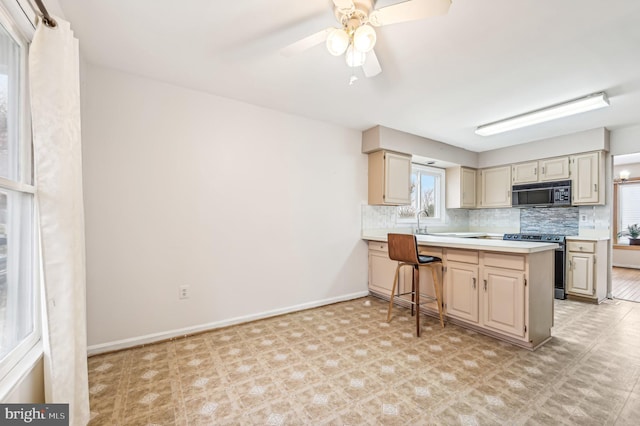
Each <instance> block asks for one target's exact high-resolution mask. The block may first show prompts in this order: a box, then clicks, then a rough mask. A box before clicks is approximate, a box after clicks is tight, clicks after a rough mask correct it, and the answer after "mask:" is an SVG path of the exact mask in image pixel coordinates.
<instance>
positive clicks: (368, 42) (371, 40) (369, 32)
mask: <svg viewBox="0 0 640 426" xmlns="http://www.w3.org/2000/svg"><path fill="white" fill-rule="evenodd" d="M376 39H377V37H376V31H375V30H374V29H373V27H372V26H370V25H362V26H360V27H358V29H357V30H356V31H355V33H354V34H353V46H354V47H355V48H356V50H359V51H360V52H364V53H367V52H370V51H371V49H373V47H374V46H375V45H376Z"/></svg>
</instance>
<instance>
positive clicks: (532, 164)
mask: <svg viewBox="0 0 640 426" xmlns="http://www.w3.org/2000/svg"><path fill="white" fill-rule="evenodd" d="M511 176H512V179H513V183H514V184H520V183H530V182H545V181H553V180H563V179H569V157H556V158H547V159H544V160H539V161H529V162H527V163H520V164H514V165H513V167H512V170H511Z"/></svg>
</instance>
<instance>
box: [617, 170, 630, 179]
mask: <svg viewBox="0 0 640 426" xmlns="http://www.w3.org/2000/svg"><path fill="white" fill-rule="evenodd" d="M629 176H631V173H629V170H622V171H621V172H620V180H628V179H629Z"/></svg>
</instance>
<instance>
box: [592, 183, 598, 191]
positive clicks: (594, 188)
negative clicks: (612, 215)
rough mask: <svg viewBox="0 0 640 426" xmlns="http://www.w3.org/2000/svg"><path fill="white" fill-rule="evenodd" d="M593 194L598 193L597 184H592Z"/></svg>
mask: <svg viewBox="0 0 640 426" xmlns="http://www.w3.org/2000/svg"><path fill="white" fill-rule="evenodd" d="M593 192H598V184H597V183H594V184H593Z"/></svg>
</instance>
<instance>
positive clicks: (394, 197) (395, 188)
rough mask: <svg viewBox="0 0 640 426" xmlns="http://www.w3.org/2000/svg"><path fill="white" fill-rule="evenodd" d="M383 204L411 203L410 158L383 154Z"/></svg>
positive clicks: (390, 153)
mask: <svg viewBox="0 0 640 426" xmlns="http://www.w3.org/2000/svg"><path fill="white" fill-rule="evenodd" d="M384 170H385V176H384V202H385V204H410V203H411V156H409V155H401V154H394V153H393V152H387V153H385V158H384Z"/></svg>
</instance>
